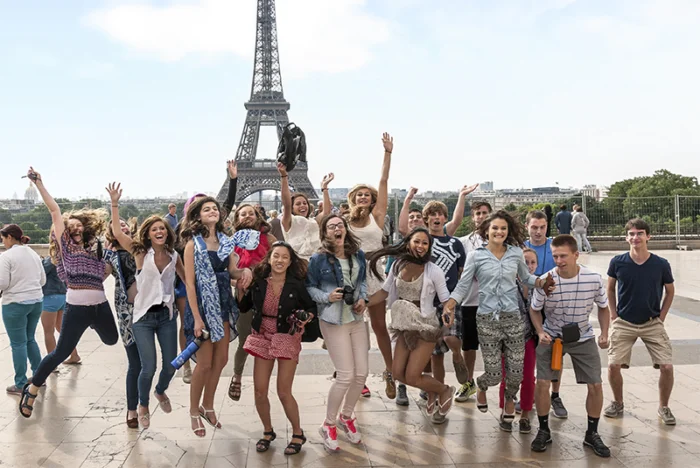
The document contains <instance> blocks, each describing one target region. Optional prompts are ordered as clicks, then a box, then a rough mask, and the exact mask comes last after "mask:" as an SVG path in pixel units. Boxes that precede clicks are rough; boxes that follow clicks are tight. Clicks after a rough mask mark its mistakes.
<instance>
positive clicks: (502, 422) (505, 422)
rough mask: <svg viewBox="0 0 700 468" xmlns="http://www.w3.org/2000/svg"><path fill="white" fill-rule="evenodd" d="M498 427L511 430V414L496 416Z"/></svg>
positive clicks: (507, 430) (506, 430)
mask: <svg viewBox="0 0 700 468" xmlns="http://www.w3.org/2000/svg"><path fill="white" fill-rule="evenodd" d="M498 427H499V429H501V430H502V431H505V432H513V416H512V415H508V416H506V415H505V414H501V417H500V418H498Z"/></svg>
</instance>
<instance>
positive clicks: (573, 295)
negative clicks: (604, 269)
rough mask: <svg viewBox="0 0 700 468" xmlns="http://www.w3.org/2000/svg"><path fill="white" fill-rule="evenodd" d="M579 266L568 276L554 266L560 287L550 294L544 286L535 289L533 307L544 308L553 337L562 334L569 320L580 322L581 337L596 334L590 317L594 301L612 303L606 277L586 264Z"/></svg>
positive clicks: (601, 303)
mask: <svg viewBox="0 0 700 468" xmlns="http://www.w3.org/2000/svg"><path fill="white" fill-rule="evenodd" d="M579 268H580V270H579V273H578V275H576V276H574V277H573V278H568V279H565V278H562V277H561V276H559V274H558V273H557V269H556V268H554V269H552V270H550V273H551V274H552V278H554V284H555V286H556V289H555V290H554V292H553V293H552V295H551V296H549V297H546V296H545V295H544V292H543V291H542V290H541V289H533V290H532V295H531V296H530V297H531V300H530V307H532V309H533V310H537V311H540V310H542V308H544V316H545V320H544V326H543V328H544V331H546V332H547V333H548V334H549V335H550V336H552V337H553V338H557V337H559V338H561V336H562V333H561V327H562V326H564V325H566V324H567V323H577V324H578V328H579V330H580V331H581V339H580V340H579V341H585V340H589V339H591V338H595V333H594V332H593V326H592V325H591V323H590V321H589V320H588V317H589V316H590V314H591V311H592V310H593V306H594V305H597V306H598V307H601V308H602V307H607V306H608V295H607V293H606V291H605V285H604V284H603V278H602V277H601V276H600V275H599V274H598V273H596V272H594V271H592V270H590V269H588V268H586V267H584V266H580V267H579Z"/></svg>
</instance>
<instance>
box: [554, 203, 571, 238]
mask: <svg viewBox="0 0 700 468" xmlns="http://www.w3.org/2000/svg"><path fill="white" fill-rule="evenodd" d="M554 224H556V225H557V229H559V234H571V211H569V210H567V209H566V205H561V206H560V207H559V213H557V216H556V217H555V218H554Z"/></svg>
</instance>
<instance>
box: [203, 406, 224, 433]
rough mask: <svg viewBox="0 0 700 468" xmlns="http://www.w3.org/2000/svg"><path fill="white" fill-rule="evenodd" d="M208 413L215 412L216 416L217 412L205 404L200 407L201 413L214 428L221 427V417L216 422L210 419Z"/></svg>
mask: <svg viewBox="0 0 700 468" xmlns="http://www.w3.org/2000/svg"><path fill="white" fill-rule="evenodd" d="M208 413H214V416H216V413H215V412H214V410H213V409H210V410H208V409H204V406H200V407H199V415H200V416H201V417H203V418H204V420H205V421H206V422H207V424H209V425H210V426H211V427H213V428H214V429H221V422H219V418H216V424H214V423H213V422H211V419H209V416H207V414H208Z"/></svg>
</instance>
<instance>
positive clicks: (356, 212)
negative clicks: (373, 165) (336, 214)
mask: <svg viewBox="0 0 700 468" xmlns="http://www.w3.org/2000/svg"><path fill="white" fill-rule="evenodd" d="M362 189H366V190H369V192H370V194H371V195H372V203H370V205H369V208H366V207H364V206H357V205H356V204H355V196H356V195H357V192H359V191H360V190H362ZM378 196H379V192H377V189H376V188H374V187H372V186H371V185H366V184H358V185H355V186H354V187H353V188H352V189H350V192H349V193H348V205H349V206H350V213H349V214H348V220H349V221H350V222H351V223H352V222H357V221H362V220H363V219H365V218H366V217H367V216H369V215H370V214H371V213H372V210H373V209H374V206H375V205H376V204H377V197H378Z"/></svg>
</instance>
